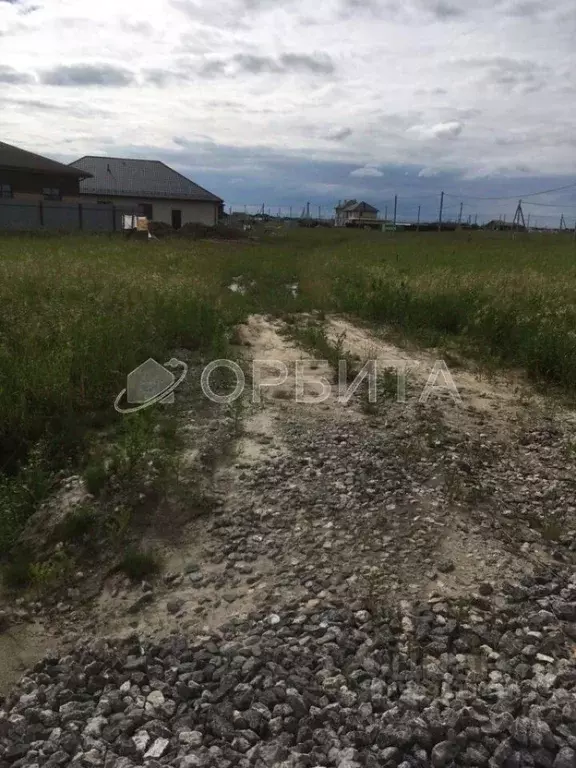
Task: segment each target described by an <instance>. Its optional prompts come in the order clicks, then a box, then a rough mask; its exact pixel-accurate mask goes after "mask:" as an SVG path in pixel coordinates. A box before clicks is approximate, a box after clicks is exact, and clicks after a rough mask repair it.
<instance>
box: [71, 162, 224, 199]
mask: <svg viewBox="0 0 576 768" xmlns="http://www.w3.org/2000/svg"><path fill="white" fill-rule="evenodd" d="M71 165H73V166H74V167H75V168H80V169H81V170H84V171H89V173H90V174H91V177H92V178H90V179H86V180H85V181H83V182H81V184H80V192H82V193H84V194H93V195H121V196H126V197H148V198H169V199H178V200H200V201H210V202H218V203H219V202H222V200H221V198H219V197H217V196H216V195H213V194H212V193H211V192H208V190H206V189H204V188H203V187H200V186H199V185H198V184H195V183H194V182H193V181H190V179H187V178H186V177H185V176H182V174H180V173H178V172H177V171H174V170H173V169H172V168H169V167H168V166H167V165H166V164H165V163H163V162H161V161H160V160H133V159H131V158H122V157H94V156H92V155H86V156H85V157H81V158H80V159H79V160H75V161H74V162H73V163H71Z"/></svg>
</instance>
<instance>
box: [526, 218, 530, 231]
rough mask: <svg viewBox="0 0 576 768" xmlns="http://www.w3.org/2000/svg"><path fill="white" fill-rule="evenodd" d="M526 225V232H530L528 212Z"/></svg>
mask: <svg viewBox="0 0 576 768" xmlns="http://www.w3.org/2000/svg"><path fill="white" fill-rule="evenodd" d="M526 227H527V229H528V232H530V214H528V221H527V222H526Z"/></svg>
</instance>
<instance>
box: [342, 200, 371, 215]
mask: <svg viewBox="0 0 576 768" xmlns="http://www.w3.org/2000/svg"><path fill="white" fill-rule="evenodd" d="M336 210H337V211H356V212H357V213H378V208H374V206H373V205H369V204H368V203H365V202H364V201H362V202H360V203H359V202H358V201H357V200H345V201H344V202H343V203H342V205H338V206H337V207H336Z"/></svg>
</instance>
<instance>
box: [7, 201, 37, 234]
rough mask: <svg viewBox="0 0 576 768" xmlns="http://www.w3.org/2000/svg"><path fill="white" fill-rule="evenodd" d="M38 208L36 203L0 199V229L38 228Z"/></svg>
mask: <svg viewBox="0 0 576 768" xmlns="http://www.w3.org/2000/svg"><path fill="white" fill-rule="evenodd" d="M38 227H40V209H39V208H38V204H37V203H29V202H25V201H22V202H21V201H18V200H3V199H0V229H20V230H21V229H38Z"/></svg>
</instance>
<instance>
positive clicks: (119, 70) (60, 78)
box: [41, 64, 134, 88]
mask: <svg viewBox="0 0 576 768" xmlns="http://www.w3.org/2000/svg"><path fill="white" fill-rule="evenodd" d="M41 80H42V82H43V83H44V84H45V85H59V86H65V87H68V86H79V85H89V86H92V85H102V86H107V87H111V88H114V87H122V86H126V85H130V84H131V83H132V82H133V81H134V76H133V74H132V73H131V72H129V71H128V70H127V69H124V68H123V67H115V66H113V65H111V64H75V65H69V66H60V67H54V68H53V69H49V70H46V71H45V72H43V73H42V74H41Z"/></svg>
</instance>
